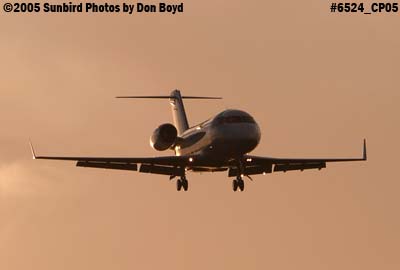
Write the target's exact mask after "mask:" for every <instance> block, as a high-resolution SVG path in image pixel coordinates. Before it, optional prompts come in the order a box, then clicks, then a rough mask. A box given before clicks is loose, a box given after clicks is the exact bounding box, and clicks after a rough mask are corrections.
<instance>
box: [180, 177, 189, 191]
mask: <svg viewBox="0 0 400 270" xmlns="http://www.w3.org/2000/svg"><path fill="white" fill-rule="evenodd" d="M182 187H183V190H184V191H187V190H188V188H189V182H188V180H186V179H183V180H182Z"/></svg>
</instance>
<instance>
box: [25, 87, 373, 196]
mask: <svg viewBox="0 0 400 270" xmlns="http://www.w3.org/2000/svg"><path fill="white" fill-rule="evenodd" d="M117 98H149V99H168V100H169V102H170V104H171V108H172V116H173V123H174V124H170V123H165V124H162V125H160V126H159V127H158V128H157V129H156V130H155V131H154V132H153V134H152V135H151V137H150V145H151V147H153V148H154V149H155V150H157V151H165V150H172V151H174V155H170V156H159V157H67V156H63V157H61V156H37V155H36V154H35V150H34V148H33V146H32V144H30V146H31V151H32V155H33V158H34V159H51V160H71V161H77V163H76V166H78V167H90V168H103V169H116V170H129V171H139V172H141V173H152V174H161V175H167V176H169V179H170V180H172V179H174V178H177V181H176V189H177V190H178V191H180V190H184V191H187V190H188V187H189V184H188V180H187V178H186V174H187V173H188V172H222V171H227V172H228V177H234V179H233V181H232V188H233V191H237V190H238V189H239V190H240V191H243V190H244V186H245V185H244V180H243V178H244V177H247V178H248V179H250V180H252V177H251V176H253V175H257V174H263V175H265V174H268V173H272V172H286V171H293V170H300V171H303V170H308V169H318V170H321V169H322V168H325V167H326V163H327V162H344V161H363V160H367V150H366V142H365V139H364V144H363V154H362V157H361V158H275V157H260V156H253V155H249V153H250V152H251V151H252V150H254V149H255V148H256V146H257V145H258V143H259V142H260V137H261V131H260V128H259V126H258V125H257V123H256V121H255V120H254V118H253V117H252V116H251V115H250V114H248V113H247V112H244V111H241V110H224V111H223V112H221V113H219V114H217V115H216V116H214V117H212V118H210V119H208V120H207V121H204V122H202V123H200V124H198V125H195V126H193V127H189V123H188V120H187V117H186V113H185V108H184V105H183V99H220V97H198V96H181V93H180V91H179V90H174V91H172V92H171V94H170V95H169V96H120V97H117Z"/></svg>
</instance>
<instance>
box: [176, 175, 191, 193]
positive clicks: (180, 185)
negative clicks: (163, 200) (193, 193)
mask: <svg viewBox="0 0 400 270" xmlns="http://www.w3.org/2000/svg"><path fill="white" fill-rule="evenodd" d="M182 188H183V190H184V191H187V190H188V188H189V182H188V180H187V179H186V177H185V176H182V177H181V178H180V179H178V180H176V190H177V191H180V190H181V189H182Z"/></svg>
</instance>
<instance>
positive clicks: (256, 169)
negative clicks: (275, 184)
mask: <svg viewBox="0 0 400 270" xmlns="http://www.w3.org/2000/svg"><path fill="white" fill-rule="evenodd" d="M271 172H272V164H269V165H264V166H248V167H245V168H244V171H243V174H244V175H254V174H266V173H271ZM238 174H239V170H238V169H237V168H236V167H232V168H230V169H229V172H228V176H229V177H232V176H237V175H238Z"/></svg>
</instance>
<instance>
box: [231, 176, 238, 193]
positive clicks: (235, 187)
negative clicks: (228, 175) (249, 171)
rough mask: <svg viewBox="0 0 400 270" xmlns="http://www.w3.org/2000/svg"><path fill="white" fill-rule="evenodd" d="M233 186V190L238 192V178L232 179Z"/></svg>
mask: <svg viewBox="0 0 400 270" xmlns="http://www.w3.org/2000/svg"><path fill="white" fill-rule="evenodd" d="M232 188H233V191H235V192H236V190H237V188H238V181H237V180H236V179H233V181H232Z"/></svg>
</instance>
